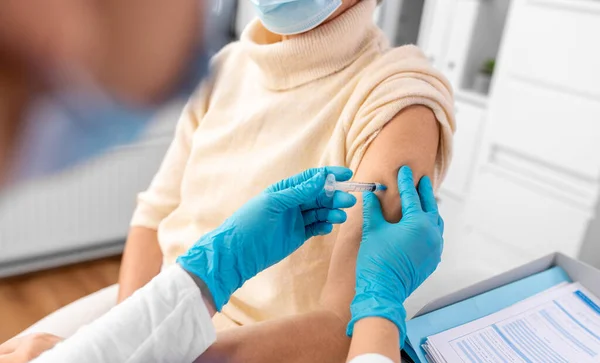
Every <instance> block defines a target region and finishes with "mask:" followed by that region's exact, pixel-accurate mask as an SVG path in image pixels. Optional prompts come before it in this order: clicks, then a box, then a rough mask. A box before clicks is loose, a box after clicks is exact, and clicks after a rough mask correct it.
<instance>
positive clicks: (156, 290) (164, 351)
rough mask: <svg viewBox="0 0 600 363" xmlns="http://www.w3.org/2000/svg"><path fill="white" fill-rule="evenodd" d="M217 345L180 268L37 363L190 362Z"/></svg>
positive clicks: (208, 319) (206, 315)
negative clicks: (214, 344)
mask: <svg viewBox="0 0 600 363" xmlns="http://www.w3.org/2000/svg"><path fill="white" fill-rule="evenodd" d="M215 340H216V333H215V329H214V327H213V325H212V321H211V317H210V314H209V312H208V309H207V308H206V305H205V304H204V301H203V299H202V294H201V292H200V289H199V288H198V286H197V285H196V283H195V282H194V281H193V280H192V278H191V277H190V276H189V275H188V274H187V273H186V272H185V271H184V270H182V269H181V267H179V266H177V265H176V266H173V267H170V268H168V269H167V270H165V271H163V272H162V273H160V274H159V275H158V276H156V277H155V278H154V279H153V280H152V281H150V282H149V283H148V284H147V285H146V286H144V287H143V288H142V289H140V290H138V291H137V292H136V293H135V294H133V295H132V296H131V297H129V298H128V299H127V300H125V301H124V302H122V303H121V304H119V305H117V306H115V307H114V308H113V309H112V310H110V311H109V312H108V313H107V314H106V315H104V316H102V317H100V318H99V319H98V320H96V321H94V322H93V323H91V324H90V325H87V326H84V327H82V328H81V329H80V330H78V331H77V333H75V335H73V336H72V337H70V338H69V339H66V340H65V341H64V342H62V343H59V344H57V345H56V346H55V347H54V348H53V349H51V350H49V351H47V352H45V353H44V354H42V355H41V356H40V357H38V358H37V359H35V360H34V362H35V363H46V362H52V363H56V362H63V363H70V362H78V363H79V362H86V363H105V362H111V363H120V362H127V363H134V362H140V363H142V362H143V363H147V362H192V361H194V360H195V359H196V358H198V357H199V356H200V355H201V354H202V353H203V352H204V351H205V350H206V349H208V347H209V346H210V345H212V344H213V343H214V342H215Z"/></svg>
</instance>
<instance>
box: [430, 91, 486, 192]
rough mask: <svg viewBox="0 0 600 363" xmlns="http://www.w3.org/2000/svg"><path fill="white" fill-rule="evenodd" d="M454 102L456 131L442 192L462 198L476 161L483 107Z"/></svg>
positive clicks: (483, 114) (482, 121) (460, 101)
mask: <svg viewBox="0 0 600 363" xmlns="http://www.w3.org/2000/svg"><path fill="white" fill-rule="evenodd" d="M458 97H459V96H458V95H457V100H456V107H455V112H456V123H457V129H456V133H455V134H454V153H453V156H452V164H451V166H450V170H448V175H447V176H446V180H445V181H444V183H443V184H442V187H441V188H442V190H444V191H445V192H447V193H449V194H451V195H454V196H455V197H458V198H462V197H464V196H465V194H466V192H467V188H468V185H469V181H470V179H471V176H472V172H473V170H474V167H475V162H476V161H477V158H476V155H477V149H478V147H479V146H480V140H481V137H482V131H483V123H484V116H485V107H484V105H482V104H475V103H471V102H465V101H463V100H461V99H460V98H458Z"/></svg>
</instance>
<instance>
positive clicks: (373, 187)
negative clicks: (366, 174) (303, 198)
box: [325, 174, 387, 197]
mask: <svg viewBox="0 0 600 363" xmlns="http://www.w3.org/2000/svg"><path fill="white" fill-rule="evenodd" d="M386 189H387V187H386V186H385V185H383V184H379V183H358V182H338V181H336V180H335V175H333V174H329V175H327V179H326V181H325V195H327V196H328V197H333V194H334V193H335V191H336V190H341V191H343V192H349V193H359V192H376V191H383V190H386Z"/></svg>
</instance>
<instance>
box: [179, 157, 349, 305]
mask: <svg viewBox="0 0 600 363" xmlns="http://www.w3.org/2000/svg"><path fill="white" fill-rule="evenodd" d="M327 174H334V175H335V177H336V180H343V181H345V180H349V179H350V178H351V177H352V171H351V170H350V169H347V168H343V167H326V168H319V169H310V170H307V171H305V172H303V173H301V174H298V175H296V176H293V177H291V178H289V179H286V180H282V181H280V182H279V183H276V184H274V185H272V186H270V187H269V188H267V189H266V190H265V191H264V192H263V193H261V194H260V195H258V196H257V197H255V198H253V199H251V200H250V201H248V202H247V203H246V204H245V205H243V206H242V207H241V208H240V209H239V210H238V211H237V212H235V213H234V214H233V215H232V216H231V217H229V218H228V219H227V220H226V221H225V222H223V224H222V225H221V226H219V227H218V228H217V229H215V230H214V231H212V232H210V233H207V234H206V235H204V236H203V237H202V238H200V240H199V241H198V242H196V244H195V245H194V246H192V248H190V249H189V250H188V251H187V253H186V254H184V255H183V256H181V257H179V258H178V259H177V262H178V263H179V264H180V265H181V267H183V269H185V270H186V271H188V272H190V273H192V274H194V275H195V276H197V277H198V278H200V279H201V280H202V281H204V283H205V284H206V286H207V287H208V289H209V290H210V292H211V293H212V295H213V299H214V302H215V308H216V309H217V311H221V309H222V307H223V305H225V304H226V303H227V302H228V301H229V298H230V296H231V294H233V292H235V291H236V290H237V289H239V288H240V287H241V286H242V285H243V284H244V282H246V281H247V280H249V279H250V278H252V277H254V276H255V275H256V274H258V273H259V272H261V271H262V270H264V269H266V268H268V267H270V266H272V265H274V264H276V263H278V262H279V261H281V260H283V259H284V258H286V257H287V256H288V255H290V254H291V253H292V252H294V251H295V250H297V249H298V248H299V247H300V246H301V245H302V244H303V243H304V242H305V241H306V240H308V239H309V238H311V237H314V236H322V235H326V234H328V233H330V232H331V231H332V229H333V224H336V223H343V222H345V221H346V212H344V211H342V210H340V209H341V208H350V207H352V206H353V205H354V204H355V203H356V198H355V197H354V196H353V195H351V194H348V193H344V192H340V191H337V192H336V193H335V194H334V196H333V197H327V196H326V195H325V191H324V190H323V187H324V186H325V178H326V176H327Z"/></svg>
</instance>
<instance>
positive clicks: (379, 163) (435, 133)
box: [321, 105, 440, 321]
mask: <svg viewBox="0 0 600 363" xmlns="http://www.w3.org/2000/svg"><path fill="white" fill-rule="evenodd" d="M439 138H440V136H439V127H438V123H437V120H436V118H435V116H434V114H433V112H432V111H431V110H430V109H429V108H427V107H425V106H419V105H417V106H411V107H408V108H405V109H404V110H402V111H401V112H400V113H399V114H398V115H397V116H396V117H394V118H393V119H392V120H391V121H390V122H388V123H387V124H386V126H384V127H383V129H382V130H381V131H380V132H379V134H378V135H377V137H376V138H375V139H374V140H373V141H372V143H371V145H370V146H369V147H368V149H367V151H366V153H365V154H364V156H363V158H362V161H361V162H360V165H359V167H358V169H357V170H356V173H355V176H354V180H355V181H362V182H379V183H382V184H384V185H386V186H387V187H388V190H387V191H385V192H383V193H381V194H379V198H380V201H381V204H382V208H383V212H384V215H385V217H386V219H387V220H388V221H390V222H397V221H399V220H400V217H401V205H400V196H399V192H398V184H397V173H398V169H400V167H401V166H403V165H409V166H410V167H411V168H412V169H413V172H414V175H415V181H418V180H419V179H420V178H421V177H422V176H423V175H429V176H430V177H433V171H434V166H435V161H436V156H437V153H438V145H439ZM357 197H359V202H358V203H357V205H356V206H355V207H354V208H352V209H351V210H350V211H349V212H348V221H347V222H346V223H345V224H344V225H342V226H341V229H340V232H339V234H338V238H337V240H336V244H335V247H334V250H333V255H332V258H331V266H330V269H329V275H328V278H327V284H326V286H325V289H324V293H323V296H322V300H321V303H322V305H323V307H324V308H326V309H331V310H333V311H334V312H335V313H336V314H337V315H338V316H340V318H342V320H344V321H345V320H348V319H349V313H350V311H349V305H350V302H351V300H352V298H353V297H354V280H355V268H356V256H357V253H358V248H359V245H360V239H361V235H362V221H363V218H362V202H361V198H360V196H357Z"/></svg>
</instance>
